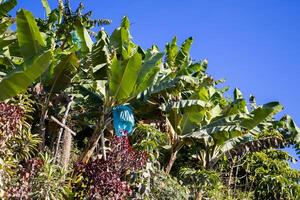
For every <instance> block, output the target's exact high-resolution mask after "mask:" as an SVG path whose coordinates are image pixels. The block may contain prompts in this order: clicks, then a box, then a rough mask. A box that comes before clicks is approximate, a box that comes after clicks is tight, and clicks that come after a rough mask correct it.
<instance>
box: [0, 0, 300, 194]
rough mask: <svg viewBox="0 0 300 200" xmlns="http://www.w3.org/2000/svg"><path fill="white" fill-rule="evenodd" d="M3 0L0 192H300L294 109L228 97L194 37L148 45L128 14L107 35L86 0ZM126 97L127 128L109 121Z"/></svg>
mask: <svg viewBox="0 0 300 200" xmlns="http://www.w3.org/2000/svg"><path fill="white" fill-rule="evenodd" d="M0 2H1V4H0V20H1V24H0V91H1V92H0V101H1V102H0V198H1V199H300V185H299V181H300V172H299V171H297V170H294V169H291V168H290V166H289V161H295V158H293V157H291V156H290V155H289V154H288V153H286V152H285V151H283V150H282V149H283V148H284V147H288V146H291V147H294V149H295V150H296V152H299V150H300V149H299V147H300V146H299V144H300V130H299V128H298V127H297V125H296V124H295V122H294V121H293V119H292V118H291V117H290V116H284V117H282V118H281V119H279V120H277V119H275V117H274V116H275V115H276V114H277V113H278V112H280V111H282V109H283V106H281V105H280V103H278V102H269V103H266V104H263V105H257V104H256V101H255V97H254V96H251V97H250V99H249V100H246V99H245V98H244V97H243V95H242V93H241V91H240V90H239V89H235V90H234V94H233V96H232V97H226V94H227V93H226V92H227V91H228V88H221V87H220V86H219V85H218V84H219V83H222V82H223V81H222V80H214V79H213V78H212V77H211V76H209V75H208V74H207V73H206V69H207V66H208V62H207V60H202V61H193V60H192V59H191V57H190V54H189V50H190V47H191V45H192V42H193V39H192V38H188V39H186V40H185V41H184V42H183V44H182V45H181V46H178V45H177V39H176V38H174V39H173V40H172V41H171V42H170V43H168V44H167V45H166V47H165V49H164V50H163V51H160V50H159V49H158V47H157V46H155V45H153V46H152V47H151V48H149V49H147V50H144V49H142V48H141V47H140V46H138V45H137V44H135V43H134V42H133V41H132V38H131V35H130V32H129V29H130V22H129V20H128V18H127V17H124V18H123V20H122V23H121V25H120V27H119V28H117V29H116V30H115V31H113V33H112V34H111V35H108V34H107V33H106V32H105V31H104V30H103V29H102V28H100V27H102V26H104V25H107V24H109V23H110V21H109V20H103V19H101V20H99V19H96V20H94V19H92V18H91V12H87V13H83V5H82V4H80V5H79V7H78V8H77V9H76V10H75V11H74V10H72V9H71V7H70V5H69V2H68V1H65V2H63V1H62V0H59V1H58V8H56V9H50V7H49V5H48V2H47V0H42V1H41V3H42V4H43V6H44V8H45V13H46V17H45V18H43V19H40V18H34V16H33V15H32V13H31V12H29V11H27V10H23V9H21V10H19V11H18V12H17V14H16V16H11V15H10V14H9V13H10V12H9V11H10V10H11V9H13V8H14V7H15V5H16V4H17V2H16V0H6V1H0ZM13 25H16V28H11V27H12V26H13ZM119 105H130V107H131V108H132V110H133V111H134V116H135V121H136V124H135V129H134V132H133V134H132V135H130V136H123V137H117V136H116V135H115V133H114V128H113V123H114V121H113V115H112V111H113V108H115V107H116V106H119Z"/></svg>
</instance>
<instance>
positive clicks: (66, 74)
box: [50, 53, 79, 93]
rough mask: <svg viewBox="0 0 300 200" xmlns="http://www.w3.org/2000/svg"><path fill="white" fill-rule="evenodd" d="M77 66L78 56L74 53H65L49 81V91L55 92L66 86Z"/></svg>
mask: <svg viewBox="0 0 300 200" xmlns="http://www.w3.org/2000/svg"><path fill="white" fill-rule="evenodd" d="M78 67H79V61H78V58H77V57H76V55H75V54H74V53H71V54H69V55H67V56H66V57H65V58H64V59H63V60H62V61H61V62H60V63H59V64H58V65H57V66H56V67H55V68H54V75H53V78H52V80H51V81H50V86H51V91H52V92H54V93H56V92H58V91H61V90H64V89H65V88H67V87H68V86H69V84H70V82H71V80H72V78H73V77H74V76H75V74H76V72H77V69H78Z"/></svg>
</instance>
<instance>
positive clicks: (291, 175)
mask: <svg viewBox="0 0 300 200" xmlns="http://www.w3.org/2000/svg"><path fill="white" fill-rule="evenodd" d="M289 160H293V158H291V156H290V155H289V154H288V153H286V152H283V151H279V150H267V151H262V152H256V153H251V154H249V155H248V156H247V157H246V158H245V159H244V162H245V164H244V165H242V167H243V169H244V170H245V172H246V174H247V176H248V178H249V181H250V182H252V185H251V186H252V189H253V191H254V196H255V199H298V198H300V197H299V191H300V186H299V184H298V183H299V181H300V172H299V171H298V170H295V169H291V168H290V166H289V163H288V161H289ZM249 187H250V186H249Z"/></svg>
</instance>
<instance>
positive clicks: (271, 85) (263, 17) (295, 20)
mask: <svg viewBox="0 0 300 200" xmlns="http://www.w3.org/2000/svg"><path fill="white" fill-rule="evenodd" d="M70 1H71V4H72V7H77V5H78V4H79V2H80V1H78V0H70ZM49 2H50V5H51V6H52V7H54V5H56V3H57V1H56V0H49ZM82 2H83V3H84V5H85V7H86V10H93V16H94V17H97V18H109V19H111V20H112V22H113V23H112V24H111V25H109V26H106V27H105V29H106V30H107V31H108V32H111V31H112V29H114V28H116V27H117V26H118V25H119V23H120V20H121V18H122V16H124V15H127V16H128V17H129V19H130V21H131V23H132V25H131V33H132V36H133V38H134V41H135V42H136V43H138V44H139V45H141V46H142V47H143V48H148V47H150V46H151V45H152V44H157V45H159V47H161V49H162V48H163V47H164V45H165V44H166V42H168V41H170V40H171V39H172V37H173V36H177V37H178V39H179V42H182V41H183V40H184V39H185V38H187V37H189V36H193V37H194V45H193V47H192V57H193V59H195V60H199V59H204V58H207V59H208V61H209V70H208V72H209V73H210V74H211V75H212V76H213V77H215V78H217V79H219V78H225V79H226V84H225V85H228V86H230V87H231V88H234V87H239V88H240V89H241V90H242V92H243V93H244V95H245V96H249V95H250V94H254V95H255V96H256V99H257V102H258V103H266V102H268V101H280V102H281V103H282V104H283V105H284V107H285V110H284V112H283V114H286V113H288V114H290V115H291V116H292V117H293V118H294V119H295V120H296V122H298V124H300V106H299V103H300V91H299V86H300V84H299V81H300V79H299V77H300V66H299V65H300V1H299V0H288V1H283V0H264V1H261V0H247V1H240V0H222V1H220V0H206V1H203V0H185V1H183V0H181V1H180V0H151V1H150V0H148V1H146V0H144V1H142V0H122V1H120V0H110V1H100V0H82ZM21 7H22V8H26V9H28V10H31V11H32V12H33V13H34V14H35V15H36V16H43V15H44V12H43V9H42V6H41V3H40V1H39V0H30V1H28V0H19V5H18V8H21ZM289 151H290V150H289ZM290 152H291V153H292V154H293V152H292V151H290ZM293 167H297V168H300V163H298V164H296V165H293Z"/></svg>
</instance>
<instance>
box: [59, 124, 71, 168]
mask: <svg viewBox="0 0 300 200" xmlns="http://www.w3.org/2000/svg"><path fill="white" fill-rule="evenodd" d="M63 141H64V143H63V148H62V156H61V159H62V166H63V168H64V169H65V170H67V169H68V165H69V161H70V156H71V149H72V135H71V133H70V132H69V131H68V130H65V131H64V139H63Z"/></svg>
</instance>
